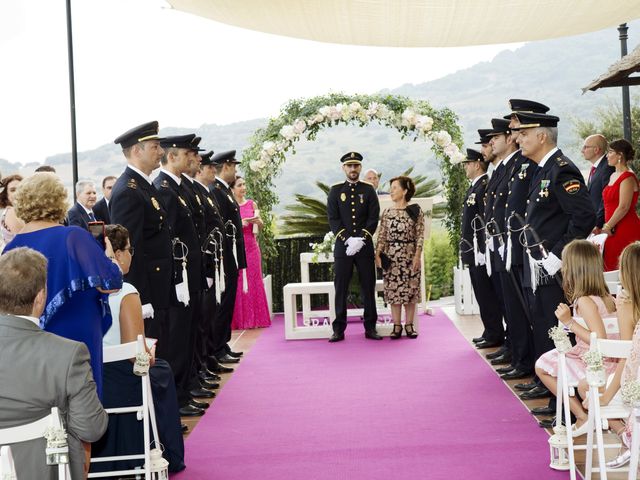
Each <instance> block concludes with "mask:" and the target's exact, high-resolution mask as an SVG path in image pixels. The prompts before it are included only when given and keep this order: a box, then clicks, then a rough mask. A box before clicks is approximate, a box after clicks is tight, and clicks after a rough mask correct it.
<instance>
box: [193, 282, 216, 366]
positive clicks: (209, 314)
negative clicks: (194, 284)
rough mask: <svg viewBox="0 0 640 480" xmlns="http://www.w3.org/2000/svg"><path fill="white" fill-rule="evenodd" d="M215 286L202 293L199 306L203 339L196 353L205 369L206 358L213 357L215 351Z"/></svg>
mask: <svg viewBox="0 0 640 480" xmlns="http://www.w3.org/2000/svg"><path fill="white" fill-rule="evenodd" d="M216 288H218V287H217V285H213V286H212V287H211V288H210V289H209V290H205V291H204V292H202V298H201V302H200V303H201V305H202V318H203V320H204V327H205V332H204V335H203V337H204V339H203V343H202V351H201V352H196V355H198V353H199V354H200V363H201V367H206V365H207V357H209V356H211V355H213V352H214V350H215V345H216V340H215V338H214V335H215V317H216V310H217V308H218V304H217V303H216V291H215V289H216Z"/></svg>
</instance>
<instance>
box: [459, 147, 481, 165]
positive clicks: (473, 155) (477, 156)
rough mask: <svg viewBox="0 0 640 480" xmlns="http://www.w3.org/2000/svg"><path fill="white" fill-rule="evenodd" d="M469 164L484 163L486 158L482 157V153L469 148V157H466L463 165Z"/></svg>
mask: <svg viewBox="0 0 640 480" xmlns="http://www.w3.org/2000/svg"><path fill="white" fill-rule="evenodd" d="M468 162H484V157H483V156H482V153H480V152H479V151H478V150H474V149H473V148H467V156H466V157H465V159H464V160H462V163H468Z"/></svg>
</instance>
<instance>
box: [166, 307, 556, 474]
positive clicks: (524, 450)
mask: <svg viewBox="0 0 640 480" xmlns="http://www.w3.org/2000/svg"><path fill="white" fill-rule="evenodd" d="M283 328H284V327H283V324H282V318H281V317H279V318H276V321H275V322H274V324H273V326H272V327H271V328H269V329H266V330H264V331H263V333H262V335H261V336H260V338H259V339H258V341H257V343H256V344H255V345H254V347H253V348H252V349H251V351H250V352H249V353H248V355H246V357H245V358H244V359H243V360H242V362H241V363H240V364H239V367H238V368H237V370H236V372H235V373H234V374H233V376H232V377H231V379H230V380H229V382H228V383H227V384H226V386H225V388H224V390H223V391H222V392H221V393H220V396H219V398H217V399H216V401H215V402H214V404H213V405H212V407H211V409H210V411H209V412H208V413H207V414H206V415H205V416H204V417H203V419H202V420H201V421H200V423H198V425H197V426H196V428H195V429H194V431H193V433H192V434H191V435H190V436H189V438H188V439H187V441H186V446H185V448H186V463H187V469H186V470H185V471H184V472H182V473H181V474H178V475H175V476H173V477H172V479H173V480H199V479H207V480H212V479H214V480H215V479H221V480H222V479H243V480H253V479H256V480H257V479H261V480H288V479H291V480H293V479H295V480H299V479H303V478H304V479H313V480H316V479H317V480H321V479H333V480H335V479H345V480H346V479H349V480H360V479H362V480H365V479H367V480H377V479H384V480H390V479H393V480H395V479H421V480H424V479H428V480H438V479H472V478H473V479H479V480H483V479H516V478H517V479H519V480H526V479H535V480H538V479H541V478H542V479H565V478H569V477H568V474H565V473H560V472H554V471H553V470H550V469H549V467H548V461H549V448H548V444H547V439H548V436H547V434H546V433H545V431H544V430H542V429H541V428H539V427H538V425H537V423H536V422H535V420H534V419H533V417H532V416H531V415H530V414H529V413H528V412H527V411H526V409H525V407H524V406H523V405H522V404H521V403H520V402H519V401H518V400H517V399H516V398H515V397H514V396H513V394H512V393H511V391H510V390H509V389H508V388H507V387H506V386H505V385H504V384H503V383H502V381H501V380H500V379H499V378H498V376H497V375H496V374H495V373H494V372H493V371H492V369H491V368H490V367H489V365H487V364H486V363H485V362H484V361H483V360H482V359H481V358H480V357H479V356H478V354H477V353H476V352H475V351H474V349H473V347H471V345H469V343H468V342H467V341H466V340H465V339H464V338H463V337H462V335H461V334H460V333H459V332H458V330H457V329H456V328H455V326H454V325H453V324H452V323H451V321H450V320H449V319H448V318H447V317H446V315H445V314H444V313H442V312H441V311H439V310H437V311H436V315H435V316H433V317H426V316H424V317H422V318H421V323H420V337H419V338H418V339H417V340H409V339H406V338H404V337H403V338H402V339H401V340H397V341H391V340H389V339H385V340H384V341H382V342H375V341H371V340H365V338H364V335H363V330H362V326H361V325H358V324H354V323H350V324H349V328H348V329H347V339H346V341H344V342H341V343H337V344H329V343H327V341H326V340H306V341H289V342H287V341H285V340H284V334H283Z"/></svg>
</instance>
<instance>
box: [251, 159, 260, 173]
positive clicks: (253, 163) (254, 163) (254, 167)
mask: <svg viewBox="0 0 640 480" xmlns="http://www.w3.org/2000/svg"><path fill="white" fill-rule="evenodd" d="M249 168H250V169H251V170H253V171H254V172H257V171H258V170H260V162H259V161H258V160H251V161H250V162H249Z"/></svg>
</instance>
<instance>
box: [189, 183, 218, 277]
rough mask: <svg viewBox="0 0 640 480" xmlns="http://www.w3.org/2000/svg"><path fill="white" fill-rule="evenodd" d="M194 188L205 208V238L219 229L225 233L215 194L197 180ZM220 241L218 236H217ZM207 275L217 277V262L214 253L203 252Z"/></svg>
mask: <svg viewBox="0 0 640 480" xmlns="http://www.w3.org/2000/svg"><path fill="white" fill-rule="evenodd" d="M193 187H194V190H195V191H196V192H198V194H199V196H200V199H201V200H202V205H203V210H204V231H205V232H206V236H205V240H206V238H207V237H208V236H209V234H210V233H211V232H212V231H213V230H214V229H216V228H217V229H218V230H219V231H220V232H221V233H223V234H224V222H223V221H222V216H221V215H220V210H219V209H218V204H217V203H216V201H215V200H214V198H213V195H212V194H211V192H210V191H209V189H208V188H206V187H204V186H203V185H202V184H201V183H198V182H197V181H196V182H194V183H193ZM215 240H216V241H218V238H215ZM203 257H204V259H203V261H204V270H205V275H206V276H207V277H209V278H215V270H214V269H215V263H214V261H213V255H209V254H203Z"/></svg>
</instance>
